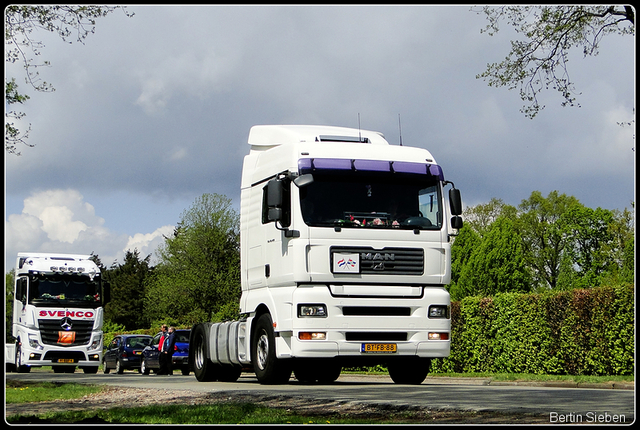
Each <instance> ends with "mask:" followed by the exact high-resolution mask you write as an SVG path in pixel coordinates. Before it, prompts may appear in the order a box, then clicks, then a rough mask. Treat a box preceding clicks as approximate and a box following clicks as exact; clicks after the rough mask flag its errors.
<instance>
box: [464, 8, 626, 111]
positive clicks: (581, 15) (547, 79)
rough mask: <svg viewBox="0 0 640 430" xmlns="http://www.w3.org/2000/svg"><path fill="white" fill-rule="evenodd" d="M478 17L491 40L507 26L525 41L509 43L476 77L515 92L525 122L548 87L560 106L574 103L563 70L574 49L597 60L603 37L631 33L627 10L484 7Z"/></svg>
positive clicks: (573, 97)
mask: <svg viewBox="0 0 640 430" xmlns="http://www.w3.org/2000/svg"><path fill="white" fill-rule="evenodd" d="M481 12H482V13H484V14H485V15H486V17H487V19H488V21H489V24H488V25H487V26H486V28H485V29H484V30H482V32H486V33H487V34H489V35H493V34H495V33H496V32H497V31H498V30H499V24H500V22H502V21H506V22H507V24H508V25H510V26H512V27H513V28H514V29H515V31H516V32H517V33H518V35H519V36H522V39H523V40H513V41H511V51H510V52H509V54H508V55H507V57H506V58H505V59H504V60H503V61H501V62H499V63H491V64H488V65H487V69H486V70H485V71H484V72H483V73H481V74H479V75H477V76H476V77H477V78H482V79H484V80H485V81H487V82H488V84H489V86H496V87H502V86H506V87H507V88H508V89H510V90H511V89H518V91H519V92H520V98H521V99H522V100H523V101H524V102H525V103H526V104H525V105H524V106H523V107H522V109H521V112H522V113H524V114H525V116H526V117H529V118H533V117H535V116H536V115H537V114H538V112H540V110H541V109H543V108H544V106H541V105H540V103H539V101H538V94H540V93H541V92H542V91H543V90H546V89H549V88H551V89H554V90H556V91H558V92H559V93H560V94H561V96H562V98H563V101H562V106H574V105H576V104H577V103H576V97H575V88H574V83H573V82H572V81H571V78H570V74H569V70H568V67H567V62H568V61H569V51H570V50H571V49H572V48H581V49H582V53H583V55H584V56H585V57H586V56H595V55H597V54H598V47H599V43H600V41H601V40H602V38H603V37H604V36H605V35H609V34H619V35H633V34H635V12H634V9H633V7H631V6H606V5H605V6H601V5H588V6H584V5H583V6H581V5H574V6H523V5H518V6H485V7H483V8H482V10H481Z"/></svg>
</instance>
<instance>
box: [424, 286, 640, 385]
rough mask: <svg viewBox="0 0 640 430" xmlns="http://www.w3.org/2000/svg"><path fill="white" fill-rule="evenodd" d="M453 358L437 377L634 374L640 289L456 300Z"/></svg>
mask: <svg viewBox="0 0 640 430" xmlns="http://www.w3.org/2000/svg"><path fill="white" fill-rule="evenodd" d="M451 326H452V327H451V330H452V334H451V354H450V356H449V357H448V358H444V359H435V360H433V363H432V369H431V370H432V372H434V373H438V372H458V373H466V372H490V373H532V374H556V375H601V376H603V375H632V374H633V372H634V352H635V348H634V339H635V336H634V329H635V324H634V287H633V286H632V285H627V286H621V287H603V288H594V289H589V290H573V291H564V292H553V293H545V294H516V293H505V294H498V295H496V296H494V297H488V298H486V297H485V298H481V297H467V298H465V299H463V300H461V301H459V302H452V303H451Z"/></svg>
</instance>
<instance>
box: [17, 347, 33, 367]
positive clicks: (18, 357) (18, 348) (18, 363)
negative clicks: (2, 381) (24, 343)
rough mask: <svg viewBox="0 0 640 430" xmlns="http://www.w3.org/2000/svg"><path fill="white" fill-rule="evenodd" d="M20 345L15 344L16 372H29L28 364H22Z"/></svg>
mask: <svg viewBox="0 0 640 430" xmlns="http://www.w3.org/2000/svg"><path fill="white" fill-rule="evenodd" d="M20 349H21V348H20V345H19V344H16V361H15V363H16V372H18V373H29V372H31V367H30V366H24V365H23V364H22V351H21V350H20Z"/></svg>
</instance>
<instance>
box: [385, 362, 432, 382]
mask: <svg viewBox="0 0 640 430" xmlns="http://www.w3.org/2000/svg"><path fill="white" fill-rule="evenodd" d="M429 367H431V359H429V358H420V357H407V358H405V359H399V360H396V361H392V362H390V363H389V364H388V366H387V368H388V369H389V376H390V377H391V379H392V380H393V382H395V383H396V384H407V385H420V384H422V382H423V381H424V380H425V378H426V377H427V374H429Z"/></svg>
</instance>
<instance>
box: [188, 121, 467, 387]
mask: <svg viewBox="0 0 640 430" xmlns="http://www.w3.org/2000/svg"><path fill="white" fill-rule="evenodd" d="M248 143H249V145H250V146H251V150H250V152H249V154H248V155H247V156H246V157H245V158H244V165H243V171H242V184H241V202H240V253H241V288H242V296H241V299H240V312H241V315H242V318H240V320H239V321H233V322H224V323H200V324H196V325H195V326H194V327H193V329H192V331H191V348H190V354H191V364H192V366H193V369H194V373H195V375H196V378H197V379H198V380H199V381H210V380H221V381H234V380H236V379H237V378H238V377H239V376H240V373H241V371H242V369H247V368H249V369H250V368H251V367H253V370H254V371H255V374H256V376H257V379H258V381H259V382H260V383H262V384H275V383H284V382H286V381H288V380H289V379H290V377H291V373H292V371H293V373H294V375H295V377H296V379H298V380H299V381H301V382H316V381H319V382H333V381H335V380H336V379H337V378H338V377H339V375H340V372H341V370H342V367H344V366H349V367H354V366H374V365H377V364H382V365H386V366H387V368H388V371H389V375H390V377H391V378H392V380H393V381H394V382H396V383H406V384H420V383H421V382H423V381H424V379H425V378H426V376H427V373H428V372H429V367H430V362H431V361H430V360H431V358H434V357H447V356H448V355H449V350H450V336H451V319H450V297H449V293H448V292H447V291H446V290H445V285H446V284H447V283H448V282H449V281H450V278H451V236H452V235H453V234H454V233H455V231H456V230H457V229H459V228H460V227H462V219H461V218H460V216H459V215H460V214H461V212H462V208H461V206H462V204H461V199H460V193H459V191H458V190H457V189H455V187H454V186H452V188H451V189H450V190H449V196H448V199H445V195H444V194H445V193H444V187H445V186H446V185H453V184H452V183H451V182H448V181H445V180H444V176H443V171H442V169H441V167H440V166H439V165H438V164H437V163H436V161H435V159H434V158H433V156H432V155H431V154H430V153H429V151H427V150H426V149H421V148H413V147H407V146H401V145H390V144H389V143H388V142H387V140H385V138H384V137H383V135H382V134H380V133H378V132H373V131H366V130H359V129H350V128H342V127H327V126H301V125H300V126H275V125H261V126H254V127H252V128H251V130H250V133H249V142H248ZM447 200H448V201H449V206H448V207H449V208H448V207H447V205H446V204H445V202H446V201H447Z"/></svg>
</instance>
